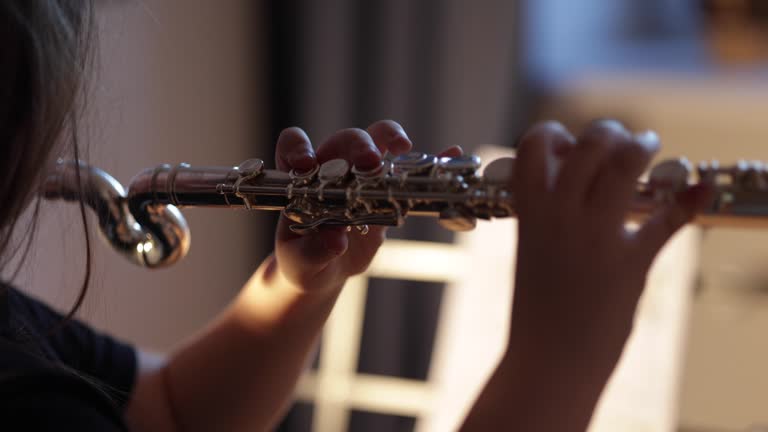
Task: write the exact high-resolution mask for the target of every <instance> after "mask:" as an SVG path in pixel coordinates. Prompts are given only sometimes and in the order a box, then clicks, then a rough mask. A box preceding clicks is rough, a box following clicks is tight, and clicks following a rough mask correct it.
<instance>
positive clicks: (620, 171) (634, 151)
mask: <svg viewBox="0 0 768 432" xmlns="http://www.w3.org/2000/svg"><path fill="white" fill-rule="evenodd" d="M658 149H659V137H658V136H657V135H656V134H655V133H653V132H650V131H649V132H645V133H642V134H638V135H635V136H633V137H631V138H630V139H629V140H624V139H623V138H621V139H619V140H617V141H616V143H615V147H614V148H613V150H611V152H610V153H611V154H610V155H609V156H608V158H607V159H606V161H605V162H604V163H603V166H602V167H601V168H600V169H599V172H598V174H597V178H596V179H595V182H594V184H593V185H592V188H591V190H590V192H589V193H588V194H587V201H588V202H589V203H590V205H591V206H592V207H593V208H595V209H597V210H599V211H600V212H601V215H602V216H604V217H607V218H608V220H609V221H610V222H609V223H622V222H623V220H624V218H625V217H626V213H627V210H628V207H629V206H628V205H629V202H630V201H631V200H632V198H633V197H634V194H635V191H636V189H637V178H638V177H639V176H640V175H641V174H642V173H643V171H645V169H646V168H647V167H648V163H650V161H651V159H652V158H653V155H654V154H655V153H656V152H657V151H658Z"/></svg>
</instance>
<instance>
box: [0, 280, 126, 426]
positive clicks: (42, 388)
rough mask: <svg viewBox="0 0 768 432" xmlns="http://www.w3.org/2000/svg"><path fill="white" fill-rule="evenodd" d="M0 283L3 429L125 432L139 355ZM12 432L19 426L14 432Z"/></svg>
mask: <svg viewBox="0 0 768 432" xmlns="http://www.w3.org/2000/svg"><path fill="white" fill-rule="evenodd" d="M61 319H62V316H61V314H59V313H57V312H55V311H53V310H52V309H51V308H49V307H48V306H46V305H44V304H43V303H41V302H40V301H38V300H35V299H33V298H31V297H29V296H26V295H24V294H22V293H21V292H19V291H17V290H16V289H14V288H12V287H9V286H7V285H4V284H0V429H2V430H3V431H5V430H13V431H15V430H20V431H41V432H43V431H45V432H47V431H70V430H72V431H84V432H88V431H107V432H109V431H126V430H128V429H127V427H126V426H125V423H124V422H123V409H124V407H125V404H126V403H127V401H128V398H129V396H130V393H131V390H132V389H133V385H134V379H135V375H136V353H135V351H134V349H133V348H132V347H130V346H128V345H126V344H123V343H121V342H118V341H117V340H115V339H113V338H111V337H109V336H106V335H103V334H101V333H99V332H97V331H95V330H93V329H92V328H90V327H88V326H87V325H85V324H83V323H81V322H79V321H76V320H72V321H69V322H67V323H66V324H64V325H61V326H60V327H57V325H59V324H60V323H61ZM11 425H13V426H14V427H10V426H11Z"/></svg>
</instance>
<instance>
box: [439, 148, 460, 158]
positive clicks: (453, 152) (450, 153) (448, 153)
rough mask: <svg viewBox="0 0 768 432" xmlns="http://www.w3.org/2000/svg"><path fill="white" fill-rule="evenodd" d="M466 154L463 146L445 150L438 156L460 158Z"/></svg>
mask: <svg viewBox="0 0 768 432" xmlns="http://www.w3.org/2000/svg"><path fill="white" fill-rule="evenodd" d="M463 154H464V149H462V148H461V146H457V145H455V146H452V147H448V148H447V149H445V150H443V151H442V152H440V153H439V154H438V156H440V157H459V156H461V155H463Z"/></svg>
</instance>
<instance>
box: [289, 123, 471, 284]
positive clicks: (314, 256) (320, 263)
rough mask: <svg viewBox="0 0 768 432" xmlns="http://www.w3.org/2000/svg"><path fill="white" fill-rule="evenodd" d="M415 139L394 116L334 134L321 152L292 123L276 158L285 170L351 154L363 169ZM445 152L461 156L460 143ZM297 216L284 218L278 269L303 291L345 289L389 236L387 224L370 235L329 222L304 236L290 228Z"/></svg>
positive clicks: (351, 159)
mask: <svg viewBox="0 0 768 432" xmlns="http://www.w3.org/2000/svg"><path fill="white" fill-rule="evenodd" d="M411 147H412V144H411V141H410V140H409V139H408V136H407V135H406V133H405V131H404V130H403V128H402V127H401V126H400V125H399V124H397V123H395V122H393V121H390V120H383V121H379V122H376V123H374V124H372V125H371V126H370V127H368V129H367V130H361V129H344V130H341V131H338V132H336V133H335V134H333V135H332V136H331V137H330V138H329V139H327V140H326V141H325V142H323V143H322V144H321V145H320V146H319V147H318V148H317V151H315V150H314V149H313V148H312V144H311V143H310V141H309V138H308V137H307V135H306V134H305V133H304V131H302V130H301V129H299V128H290V129H286V130H284V131H283V132H282V133H281V134H280V138H279V139H278V141H277V154H276V157H275V159H276V163H277V167H278V169H280V170H283V171H290V170H291V169H295V170H297V171H299V172H306V171H309V170H311V169H312V168H313V167H314V166H315V165H316V164H322V163H323V162H326V161H328V160H331V159H336V158H342V159H346V160H347V161H348V162H349V163H350V164H351V165H354V166H357V167H358V168H361V169H363V170H365V169H372V168H375V167H376V166H378V165H379V164H380V163H381V158H382V154H384V153H386V152H387V151H388V152H389V153H391V154H393V155H400V154H403V153H407V152H408V151H410V149H411ZM441 155H444V156H458V155H461V149H459V148H458V147H454V148H451V149H448V150H446V151H445V152H443V153H442V154H441ZM291 223H292V221H290V220H289V219H287V218H286V217H285V216H281V217H280V222H279V224H278V228H277V234H276V237H275V255H276V257H277V263H278V269H279V270H280V272H281V273H282V274H283V275H284V276H285V277H286V278H287V279H288V281H289V282H291V283H292V284H293V285H295V286H297V287H299V288H300V289H303V290H308V289H322V288H323V287H335V288H339V287H341V285H343V284H344V282H345V281H346V279H347V278H348V277H349V276H353V275H356V274H359V273H362V272H363V271H365V269H367V268H368V265H369V264H370V262H371V260H372V259H373V256H374V255H375V254H376V251H377V250H378V249H379V246H381V243H382V242H383V241H384V239H385V237H386V228H385V227H382V226H371V227H370V230H369V232H368V233H367V234H366V235H362V234H360V233H359V232H358V231H357V230H354V229H353V230H352V231H351V232H347V230H346V227H342V226H325V227H321V228H320V229H319V230H318V231H317V232H313V233H309V234H306V235H299V234H296V233H294V232H292V231H291V230H290V229H289V226H290V224H291Z"/></svg>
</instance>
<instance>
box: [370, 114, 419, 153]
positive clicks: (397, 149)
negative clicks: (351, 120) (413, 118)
mask: <svg viewBox="0 0 768 432" xmlns="http://www.w3.org/2000/svg"><path fill="white" fill-rule="evenodd" d="M367 131H368V134H369V135H370V136H371V138H372V139H373V143H374V144H375V145H376V147H377V148H378V149H379V152H381V154H384V153H386V152H390V153H392V154H393V155H401V154H403V153H407V152H409V151H410V150H411V147H413V143H412V142H411V140H410V138H408V135H407V134H406V133H405V129H403V127H402V126H400V124H399V123H397V122H395V121H392V120H380V121H377V122H376V123H374V124H372V125H370V126H368V129H367Z"/></svg>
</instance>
